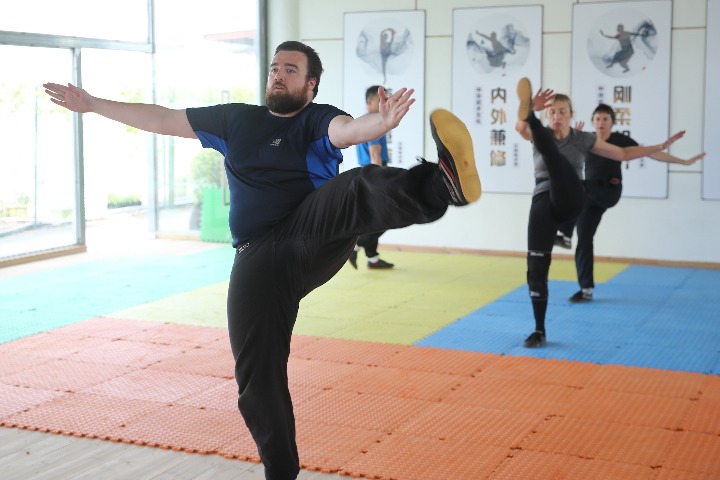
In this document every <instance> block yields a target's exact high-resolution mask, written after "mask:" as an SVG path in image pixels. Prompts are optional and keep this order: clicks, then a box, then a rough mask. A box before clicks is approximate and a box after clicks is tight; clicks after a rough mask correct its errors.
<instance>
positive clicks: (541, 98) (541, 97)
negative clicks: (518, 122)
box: [532, 87, 555, 112]
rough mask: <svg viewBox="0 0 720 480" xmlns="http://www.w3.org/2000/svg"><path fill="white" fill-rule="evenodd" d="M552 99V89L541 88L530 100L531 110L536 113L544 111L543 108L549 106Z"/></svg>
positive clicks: (553, 97) (553, 95) (553, 93)
mask: <svg viewBox="0 0 720 480" xmlns="http://www.w3.org/2000/svg"><path fill="white" fill-rule="evenodd" d="M554 99H555V92H554V91H553V90H552V89H550V88H546V89H545V90H543V89H542V87H541V88H540V89H539V90H538V91H537V93H536V94H535V96H534V97H533V99H532V107H533V110H534V111H536V112H540V111H542V110H545V108H547V107H548V106H550V104H551V103H552V101H553V100H554Z"/></svg>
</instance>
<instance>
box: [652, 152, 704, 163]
mask: <svg viewBox="0 0 720 480" xmlns="http://www.w3.org/2000/svg"><path fill="white" fill-rule="evenodd" d="M650 158H652V159H653V160H657V161H658V162H665V163H677V164H679V165H692V164H693V163H695V162H697V161H698V160H701V159H703V158H705V152H703V153H700V154H698V155H695V156H694V157H690V158H688V159H687V160H685V159H683V158H678V157H676V156H674V155H670V154H669V153H665V152H658V153H655V154H653V155H650Z"/></svg>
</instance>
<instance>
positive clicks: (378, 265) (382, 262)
mask: <svg viewBox="0 0 720 480" xmlns="http://www.w3.org/2000/svg"><path fill="white" fill-rule="evenodd" d="M394 266H395V264H394V263H390V262H386V261H385V260H383V259H382V258H381V259H379V260H378V261H377V262H371V261H369V260H368V263H367V267H368V268H370V269H382V268H385V269H386V268H393V267H394Z"/></svg>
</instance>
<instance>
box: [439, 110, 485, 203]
mask: <svg viewBox="0 0 720 480" xmlns="http://www.w3.org/2000/svg"><path fill="white" fill-rule="evenodd" d="M430 131H431V133H432V136H433V139H434V140H435V144H436V146H437V149H438V154H439V155H440V157H441V158H445V160H446V163H448V165H446V167H449V170H451V172H449V173H450V174H451V175H453V176H454V177H455V178H454V179H452V178H451V179H450V180H451V181H452V183H453V185H454V186H455V194H456V195H457V196H458V198H459V202H458V203H459V204H461V205H465V204H468V203H472V202H475V201H477V200H478V199H479V198H480V195H481V193H482V187H481V185H480V176H479V175H478V171H477V167H476V166H475V152H474V150H473V144H472V138H471V137H470V132H469V131H468V129H467V126H466V125H465V123H463V121H462V120H460V119H459V118H458V117H456V116H455V115H453V114H452V113H450V112H449V111H447V110H444V109H438V110H434V111H433V112H432V113H431V114H430Z"/></svg>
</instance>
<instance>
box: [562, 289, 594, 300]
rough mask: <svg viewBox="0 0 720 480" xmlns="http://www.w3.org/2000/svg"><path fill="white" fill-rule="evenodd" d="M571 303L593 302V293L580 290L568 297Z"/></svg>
mask: <svg viewBox="0 0 720 480" xmlns="http://www.w3.org/2000/svg"><path fill="white" fill-rule="evenodd" d="M568 302H570V303H587V302H592V293H585V292H583V291H582V290H578V291H577V292H575V294H574V295H573V296H572V297H570V298H568Z"/></svg>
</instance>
